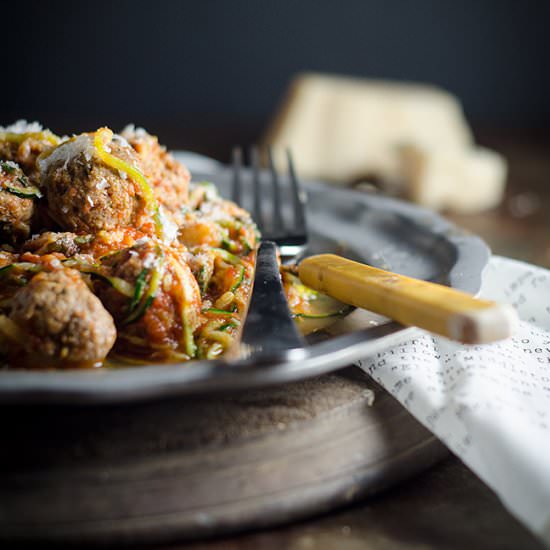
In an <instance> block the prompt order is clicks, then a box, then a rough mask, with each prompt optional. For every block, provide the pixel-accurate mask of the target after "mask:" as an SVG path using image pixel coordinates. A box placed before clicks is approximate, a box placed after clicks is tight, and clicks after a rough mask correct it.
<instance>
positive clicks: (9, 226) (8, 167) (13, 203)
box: [0, 161, 37, 243]
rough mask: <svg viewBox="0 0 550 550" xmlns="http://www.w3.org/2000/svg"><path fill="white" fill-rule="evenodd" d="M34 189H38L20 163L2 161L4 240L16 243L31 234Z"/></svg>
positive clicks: (0, 184)
mask: <svg viewBox="0 0 550 550" xmlns="http://www.w3.org/2000/svg"><path fill="white" fill-rule="evenodd" d="M33 189H34V190H36V188H34V187H33V186H31V185H30V184H29V182H28V180H27V178H26V176H25V175H24V174H23V172H22V171H21V168H20V167H19V165H17V164H15V163H14V162H11V161H0V240H1V241H2V242H9V243H15V242H18V241H20V240H23V239H26V238H27V237H28V236H29V234H30V230H31V220H32V217H33V214H34V211H35V204H34V200H33V198H32V196H33ZM36 191H37V190H36ZM26 197H28V198H26Z"/></svg>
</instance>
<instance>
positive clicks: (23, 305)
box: [10, 269, 116, 364]
mask: <svg viewBox="0 0 550 550" xmlns="http://www.w3.org/2000/svg"><path fill="white" fill-rule="evenodd" d="M10 317H11V320H12V321H14V322H15V323H16V324H17V325H18V327H19V328H20V329H21V330H22V331H23V333H24V348H25V349H24V351H25V352H26V353H28V354H36V355H38V356H40V357H42V358H44V359H45V360H46V361H47V362H48V361H52V362H60V363H67V364H71V363H96V362H98V361H101V360H103V359H104V358H105V357H106V355H107V354H108V353H109V350H110V349H111V348H112V347H113V344H114V343H115V339H116V329H115V325H114V322H113V318H112V317H111V316H110V315H109V313H108V312H107V311H106V310H105V308H104V307H103V306H102V305H101V302H100V301H99V299H98V298H97V297H96V296H94V294H92V292H91V291H90V290H89V289H88V287H87V286H86V284H85V283H84V281H83V280H82V278H81V276H80V274H79V273H78V271H74V270H72V269H66V270H60V271H51V272H46V271H44V272H41V273H39V274H37V275H35V276H34V277H33V278H32V279H31V281H30V283H29V284H28V285H27V286H25V287H23V288H21V289H20V290H18V291H17V292H16V293H15V294H14V297H13V301H12V310H11V314H10Z"/></svg>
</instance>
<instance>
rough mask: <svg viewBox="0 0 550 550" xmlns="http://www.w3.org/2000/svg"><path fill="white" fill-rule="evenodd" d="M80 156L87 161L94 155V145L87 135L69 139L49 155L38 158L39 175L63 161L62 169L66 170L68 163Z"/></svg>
mask: <svg viewBox="0 0 550 550" xmlns="http://www.w3.org/2000/svg"><path fill="white" fill-rule="evenodd" d="M80 154H84V157H85V158H86V160H87V161H90V160H92V157H93V154H94V144H93V141H92V138H91V137H90V136H89V135H88V134H81V135H80V136H77V137H74V138H71V139H70V140H69V141H65V142H64V143H62V144H61V145H59V146H57V147H56V148H55V149H54V150H53V151H52V152H51V153H50V154H49V155H47V156H45V157H42V158H40V157H39V158H38V161H37V163H38V168H39V170H40V172H41V174H45V173H46V172H47V171H48V170H49V169H50V167H51V166H52V165H53V164H55V163H57V162H59V161H65V162H64V165H63V167H64V168H67V165H68V164H69V162H70V161H71V160H72V159H74V158H75V157H77V156H78V155H80Z"/></svg>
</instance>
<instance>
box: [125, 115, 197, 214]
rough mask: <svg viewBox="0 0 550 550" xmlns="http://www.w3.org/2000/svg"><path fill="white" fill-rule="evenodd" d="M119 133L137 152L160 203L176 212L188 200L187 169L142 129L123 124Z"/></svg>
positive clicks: (189, 177)
mask: <svg viewBox="0 0 550 550" xmlns="http://www.w3.org/2000/svg"><path fill="white" fill-rule="evenodd" d="M121 135H122V136H123V137H124V138H126V139H127V140H128V142H129V143H130V145H131V146H132V147H133V148H134V149H135V151H136V152H137V154H138V156H139V158H140V160H141V164H142V166H143V169H144V173H145V175H146V176H147V179H148V181H149V183H150V185H151V187H152V188H153V190H154V192H155V196H156V197H157V200H158V201H159V202H160V204H162V205H163V206H164V207H165V208H166V209H167V210H169V211H170V212H172V213H177V212H179V210H180V209H181V207H182V206H183V205H184V204H185V203H186V202H187V200H188V187H189V181H190V180H191V175H190V174H189V170H187V168H186V167H185V166H184V165H183V164H181V163H180V162H178V161H177V160H176V159H175V158H174V157H173V156H172V155H171V154H170V153H168V152H167V151H166V149H165V147H163V146H162V145H160V144H159V142H158V139H157V138H156V137H155V136H152V135H150V134H148V133H147V132H146V131H145V130H144V129H143V128H134V126H127V127H126V128H124V130H123V131H122V134H121Z"/></svg>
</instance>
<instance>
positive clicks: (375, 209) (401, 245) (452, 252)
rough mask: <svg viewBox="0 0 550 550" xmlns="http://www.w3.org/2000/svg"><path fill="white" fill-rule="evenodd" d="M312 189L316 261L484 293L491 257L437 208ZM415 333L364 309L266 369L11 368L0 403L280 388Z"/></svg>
mask: <svg viewBox="0 0 550 550" xmlns="http://www.w3.org/2000/svg"><path fill="white" fill-rule="evenodd" d="M178 156H179V157H180V158H181V159H182V160H183V161H184V162H185V163H186V164H187V165H188V167H189V169H190V170H191V172H192V173H193V175H194V178H193V179H194V181H200V180H210V181H212V182H214V183H215V184H216V185H217V186H218V188H219V189H220V191H221V193H222V194H223V195H226V196H227V195H228V191H229V187H230V182H231V173H230V171H229V169H227V168H226V167H224V166H223V165H221V164H219V163H217V162H215V161H212V160H211V159H207V158H205V157H200V156H197V155H194V154H189V153H179V154H178ZM263 176H264V180H265V181H264V182H263V185H265V196H266V204H267V205H269V193H270V188H269V181H268V177H267V174H264V175H263ZM245 179H246V178H245ZM283 180H284V178H283ZM246 183H247V182H246V181H245V184H246ZM283 183H284V181H283ZM303 187H304V190H305V191H306V192H307V194H308V210H307V215H308V226H309V230H310V235H311V245H310V247H309V248H308V251H307V253H308V254H315V253H320V252H337V253H339V254H342V255H344V256H347V257H350V258H352V259H357V260H360V261H363V262H366V263H369V264H371V265H374V266H377V267H382V268H384V269H389V270H392V271H395V272H398V273H402V274H405V275H409V276H412V277H418V278H421V279H426V280H432V281H437V282H440V283H443V284H447V285H449V286H452V287H454V288H457V289H460V290H464V291H467V292H470V293H473V294H475V293H477V292H478V290H479V288H480V286H481V274H482V271H483V269H484V267H485V265H486V263H487V261H488V259H489V254H490V252H489V249H488V247H487V245H486V244H485V243H484V242H483V241H482V240H481V239H479V238H478V237H475V236H473V235H468V234H466V233H465V232H463V231H461V230H460V229H458V228H456V227H455V226H453V225H452V224H450V223H449V222H447V221H446V220H444V219H443V218H442V217H440V216H438V215H437V214H435V213H433V212H431V211H429V210H426V209H423V208H419V207H417V206H414V205H411V204H408V203H405V202H402V201H398V200H395V199H390V198H387V197H383V196H380V195H377V194H375V193H367V192H362V191H352V190H347V189H341V188H335V187H332V186H329V185H326V184H323V183H318V182H308V183H304V185H303ZM245 189H246V187H245ZM266 210H267V208H266ZM266 214H268V212H266ZM415 330H416V329H414V328H405V327H403V326H401V325H399V324H398V323H395V322H389V321H387V320H384V319H380V318H379V317H376V316H373V315H369V314H367V313H364V312H357V313H355V314H352V321H351V322H349V320H346V321H345V322H343V323H341V326H340V327H339V328H338V327H335V330H333V331H332V335H331V336H329V337H327V338H326V339H321V340H317V341H311V343H310V345H308V346H307V347H306V348H304V349H303V350H296V351H294V352H292V353H290V354H281V355H277V356H273V357H269V358H262V361H261V362H260V361H258V360H257V358H256V359H255V358H254V357H249V358H246V359H237V360H214V361H193V362H189V363H183V364H179V365H174V364H170V365H166V364H164V365H163V364H158V365H154V364H152V365H150V366H140V367H130V368H121V369H98V370H90V371H50V372H40V371H19V370H5V371H1V372H0V403H2V402H12V403H13V402H18V403H38V402H49V403H59V404H64V403H90V404H91V403H96V404H101V403H116V402H123V401H125V402H128V401H143V400H147V399H156V398H161V397H166V396H174V395H185V394H196V393H203V394H204V393H210V392H216V391H225V390H239V389H248V388H252V387H260V386H268V385H272V384H280V383H283V382H291V381H294V380H300V379H304V378H308V377H311V376H316V375H320V374H323V373H327V372H330V371H333V370H336V369H339V368H341V367H343V366H346V365H349V364H350V363H353V362H354V361H356V360H357V359H359V358H362V357H365V356H368V355H370V354H373V353H376V352H377V351H379V350H380V349H382V348H384V347H386V346H389V345H391V344H392V343H397V342H399V341H400V340H402V339H405V338H407V337H408V336H410V335H411V334H412V333H413V332H414V331H415Z"/></svg>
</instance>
